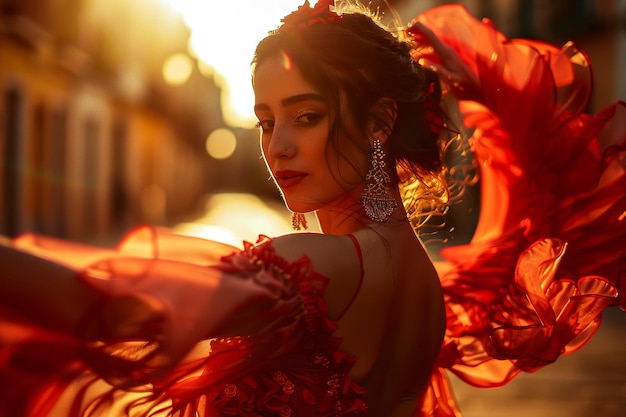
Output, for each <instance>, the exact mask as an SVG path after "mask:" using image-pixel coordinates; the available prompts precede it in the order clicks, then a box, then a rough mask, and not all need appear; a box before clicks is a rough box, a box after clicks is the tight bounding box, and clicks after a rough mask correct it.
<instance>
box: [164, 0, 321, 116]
mask: <svg viewBox="0 0 626 417" xmlns="http://www.w3.org/2000/svg"><path fill="white" fill-rule="evenodd" d="M160 1H163V2H166V3H167V4H169V5H170V6H171V7H172V8H173V9H175V10H177V11H178V12H179V13H181V15H182V16H183V19H184V21H185V23H186V25H187V26H188V27H189V29H190V31H191V39H190V43H189V53H190V54H191V55H193V56H195V57H197V58H198V60H199V61H201V62H203V63H204V64H206V65H208V66H210V67H212V68H213V69H214V76H215V77H214V78H215V80H216V82H217V83H218V85H219V86H220V87H221V88H222V89H223V99H222V109H223V114H224V119H225V121H226V123H227V124H229V125H231V126H237V127H249V128H251V127H253V126H254V123H255V121H256V120H255V117H254V113H253V112H252V107H253V105H254V97H253V94H252V86H251V83H250V61H251V60H252V55H253V53H254V48H255V46H256V44H257V43H258V42H259V41H260V40H261V39H262V38H264V37H265V36H266V35H267V33H268V32H269V31H270V30H272V29H275V28H277V27H278V26H279V25H280V19H281V18H282V17H284V16H285V15H286V14H288V13H289V12H291V11H293V10H295V9H297V8H298V6H301V5H302V4H303V3H304V1H303V0H266V1H250V0H229V1H206V0H160ZM310 3H311V5H314V4H315V3H316V1H310Z"/></svg>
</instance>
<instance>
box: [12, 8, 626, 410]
mask: <svg viewBox="0 0 626 417" xmlns="http://www.w3.org/2000/svg"><path fill="white" fill-rule="evenodd" d="M332 3H333V2H332V1H325V0H320V1H319V2H318V3H317V5H316V6H315V7H310V6H309V4H308V2H306V3H305V4H304V5H303V6H302V7H301V8H299V9H298V10H297V11H296V12H294V13H292V14H290V15H288V16H287V17H285V18H284V20H283V24H282V25H281V26H280V27H279V28H278V29H277V30H275V31H272V32H271V33H270V34H269V36H268V37H267V38H265V39H264V40H263V41H261V42H260V44H259V45H258V47H257V50H256V53H255V56H254V61H253V86H254V92H255V112H256V114H257V117H258V119H259V127H260V130H261V148H262V151H263V156H264V158H265V161H266V164H267V167H268V170H269V171H270V172H271V174H272V176H273V178H274V180H275V181H276V184H277V186H278V187H279V189H280V191H281V193H282V196H283V198H284V200H285V204H286V205H287V207H288V208H289V209H290V210H291V211H292V212H294V227H295V228H303V227H304V226H305V225H304V223H303V218H302V216H301V214H302V213H306V212H311V211H314V212H315V214H316V216H317V219H318V222H319V225H320V230H321V233H294V234H288V235H284V236H278V237H272V238H270V237H261V238H260V239H259V241H258V242H256V243H249V242H246V243H245V244H244V247H243V249H238V248H234V247H230V246H226V245H223V244H219V243H216V242H210V241H206V240H201V239H195V238H189V237H183V236H177V235H174V234H171V233H168V232H167V231H164V230H159V229H155V228H150V227H145V228H140V229H137V230H135V231H133V232H131V233H130V234H129V236H128V237H127V238H126V239H124V240H123V241H122V242H121V244H120V245H119V247H118V248H117V249H116V250H105V249H100V248H92V247H87V246H84V245H76V244H72V243H69V242H63V241H59V240H55V239H51V238H46V237H42V236H33V235H25V236H21V237H19V238H17V239H15V240H14V241H12V242H11V244H10V245H8V246H5V247H2V248H0V264H2V266H3V269H2V272H0V306H1V307H0V308H1V310H0V313H1V314H2V316H0V317H1V318H2V320H0V326H2V327H1V328H0V330H2V331H0V335H1V336H0V343H1V345H0V353H1V354H0V388H2V389H0V399H1V400H2V401H0V404H2V406H1V407H2V408H0V410H1V411H2V412H3V413H4V414H3V415H11V416H21V415H27V416H55V417H57V416H96V415H131V416H135V415H138V416H140V415H150V416H152V415H155V416H157V415H172V416H219V415H249V416H261V415H264V416H265V415H277V416H291V415H293V416H297V415H300V416H326V415H344V416H357V415H371V416H398V417H400V416H411V415H416V416H419V415H436V416H454V415H458V414H459V411H458V410H457V408H456V406H455V405H454V401H453V398H452V394H451V393H450V391H449V389H448V387H447V384H446V379H445V376H444V370H445V369H450V370H452V371H453V372H455V373H456V374H457V375H459V376H460V377H461V378H463V379H464V380H466V381H467V382H469V383H472V384H475V385H480V386H495V385H499V384H502V383H505V382H506V381H508V380H510V379H511V378H512V377H514V375H515V374H517V373H518V372H520V371H532V370H535V369H537V368H538V367H540V366H543V365H545V364H548V363H550V362H553V361H554V360H556V358H557V357H558V355H560V354H561V353H564V352H568V351H570V350H573V349H575V348H576V347H578V346H580V345H581V344H582V343H584V342H585V341H586V340H588V338H589V337H591V335H592V334H593V332H594V330H595V329H596V328H597V326H598V324H599V319H600V313H601V311H602V309H604V308H605V307H607V306H609V305H611V304H617V303H619V298H618V286H619V272H620V270H619V268H620V266H619V265H620V264H619V262H620V261H621V260H622V259H623V258H624V257H625V256H626V248H625V247H624V245H623V243H622V244H620V243H619V242H623V240H624V237H625V236H626V226H625V223H626V221H625V219H624V215H623V213H624V211H625V210H626V196H625V195H624V190H625V189H626V175H625V173H624V162H623V161H624V145H625V140H626V138H625V135H626V133H625V132H624V131H623V130H618V131H616V132H612V131H611V130H610V128H611V127H612V126H613V123H614V121H615V120H618V119H619V117H620V115H622V116H623V112H624V106H623V104H619V103H618V104H615V105H613V106H612V107H610V108H608V109H607V110H605V111H603V112H601V113H599V114H598V115H596V116H591V115H585V114H583V113H582V109H583V108H584V105H585V104H586V100H587V99H588V95H589V88H587V89H585V88H582V89H581V88H571V90H570V89H568V87H589V85H588V84H585V83H584V82H583V81H588V80H583V81H581V79H580V78H578V77H579V74H580V73H581V71H580V70H581V69H582V70H584V66H583V67H578V65H580V63H583V64H586V63H587V61H585V60H584V59H581V58H584V55H582V53H580V52H579V51H577V50H576V49H575V47H574V46H573V45H568V46H566V47H565V48H564V49H562V50H559V49H557V48H554V47H551V46H548V45H545V44H535V43H533V42H529V41H514V42H511V41H507V40H506V39H505V38H504V37H503V36H502V35H501V34H500V33H499V32H497V31H496V30H495V29H494V28H493V27H492V26H491V25H490V24H488V23H480V22H478V21H476V20H475V19H473V18H472V17H471V16H469V15H468V14H467V13H466V11H465V10H464V9H463V8H461V7H459V6H445V7H442V8H438V9H433V10H432V11H429V12H427V13H425V14H424V15H421V16H419V17H418V18H417V19H416V20H415V21H414V22H412V24H410V25H409V27H408V28H403V29H402V30H388V29H384V28H383V27H382V26H381V25H380V24H379V23H378V22H376V20H375V18H374V16H371V15H369V14H368V13H366V12H365V10H364V9H363V8H361V7H356V6H354V5H350V6H346V8H345V9H342V8H334V7H332V6H333V4H332ZM355 7H356V8H355ZM460 33H463V36H460V35H458V34H460ZM512 68H515V69H516V71H511V69H512ZM518 68H522V69H528V71H526V70H524V71H517V69H518ZM587 69H588V68H587ZM582 73H583V74H584V71H582ZM517 74H523V75H524V77H526V76H527V74H531V75H530V76H529V77H528V78H521V79H520V78H517V77H516V75H517ZM438 76H439V78H438ZM440 81H441V82H440ZM581 83H582V84H581ZM441 86H443V87H444V92H447V93H449V94H452V95H454V96H456V98H457V99H458V100H459V109H460V111H461V113H462V114H463V117H464V118H463V123H464V124H465V125H466V126H467V127H468V128H470V129H472V130H473V132H474V133H473V136H472V138H471V144H472V150H473V152H474V154H475V157H476V160H477V166H479V167H480V173H479V175H480V180H481V185H482V200H481V218H480V221H479V224H478V228H477V230H476V233H475V235H474V238H473V240H472V241H471V242H470V243H469V244H468V245H465V246H462V247H457V248H454V247H453V248H449V249H446V250H445V251H444V252H443V254H442V255H443V257H444V262H443V263H441V264H439V263H438V264H437V268H438V271H437V270H436V269H435V265H434V264H433V262H432V261H431V259H430V258H429V256H428V254H427V252H426V251H425V249H424V247H423V245H422V243H421V242H420V240H419V238H418V233H419V219H420V216H422V215H428V214H429V213H432V212H437V210H444V208H443V207H444V206H442V205H440V204H443V203H445V201H446V199H449V198H450V195H451V191H450V187H449V186H448V185H446V183H445V182H444V175H445V173H446V170H447V167H446V166H445V165H444V164H442V152H443V151H442V150H443V149H445V148H446V145H447V144H449V143H451V141H455V140H456V139H454V138H453V137H452V138H451V134H453V133H455V132H456V131H457V130H458V129H457V128H456V127H455V124H454V123H451V121H449V120H448V118H447V116H446V112H445V111H444V110H443V108H442V104H441V99H442V89H441ZM567 91H572V92H573V93H572V94H573V95H570V96H565V98H566V99H567V100H563V96H564V95H563V94H561V93H562V92H567ZM557 92H559V93H560V94H558V95H557V94H556V93H557ZM524 110H526V111H524ZM618 112H619V114H618ZM611 133H613V136H610V135H609V134H611ZM572 166H574V167H576V169H575V170H574V169H571V170H569V169H570V167H572ZM566 168H567V169H568V170H566ZM440 202H441V203H440ZM251 215H253V214H252V213H251ZM416 227H417V228H418V231H417V234H416V230H415V229H416ZM566 249H567V250H566Z"/></svg>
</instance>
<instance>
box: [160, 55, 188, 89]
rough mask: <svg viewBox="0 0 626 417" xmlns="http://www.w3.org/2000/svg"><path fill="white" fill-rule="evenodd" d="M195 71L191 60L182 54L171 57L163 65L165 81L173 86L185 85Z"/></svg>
mask: <svg viewBox="0 0 626 417" xmlns="http://www.w3.org/2000/svg"><path fill="white" fill-rule="evenodd" d="M192 71H193V64H192V62H191V59H190V58H189V57H188V56H187V55H185V54H182V53H177V54H174V55H171V56H170V57H169V58H168V59H167V60H165V63H164V64H163V79H164V80H165V82H166V83H168V84H169V85H173V86H179V85H183V84H185V83H186V82H187V80H188V79H189V76H190V75H191V72H192Z"/></svg>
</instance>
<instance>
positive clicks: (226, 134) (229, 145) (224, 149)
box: [206, 128, 237, 159]
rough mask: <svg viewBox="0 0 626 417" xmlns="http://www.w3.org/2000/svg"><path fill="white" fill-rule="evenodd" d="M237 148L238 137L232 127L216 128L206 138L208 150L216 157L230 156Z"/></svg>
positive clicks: (224, 157)
mask: <svg viewBox="0 0 626 417" xmlns="http://www.w3.org/2000/svg"><path fill="white" fill-rule="evenodd" d="M235 149H237V137H236V136H235V134H234V133H233V131H232V130H230V129H224V128H220V129H215V130H214V131H213V132H211V134H210V135H209V137H208V138H207V140H206V151H207V153H208V154H209V155H210V156H211V157H212V158H215V159H226V158H229V157H230V156H231V155H232V154H233V153H234V152H235Z"/></svg>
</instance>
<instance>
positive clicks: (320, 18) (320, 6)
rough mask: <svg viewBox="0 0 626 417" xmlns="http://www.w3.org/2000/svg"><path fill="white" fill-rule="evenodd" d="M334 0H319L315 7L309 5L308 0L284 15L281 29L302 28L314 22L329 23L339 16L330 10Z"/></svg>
mask: <svg viewBox="0 0 626 417" xmlns="http://www.w3.org/2000/svg"><path fill="white" fill-rule="evenodd" d="M334 5H335V0H319V1H318V2H317V4H315V7H311V5H310V4H309V0H306V1H305V2H304V4H303V5H302V6H300V7H298V9H297V10H296V11H294V12H292V13H290V14H289V15H287V16H285V17H284V18H283V19H282V20H281V22H283V25H282V26H281V29H283V28H285V29H287V28H304V27H308V26H311V25H313V24H315V23H330V22H335V21H337V20H339V19H340V18H341V16H339V15H338V14H337V13H335V12H334V11H331V10H330V8H331V6H333V7H334Z"/></svg>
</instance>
